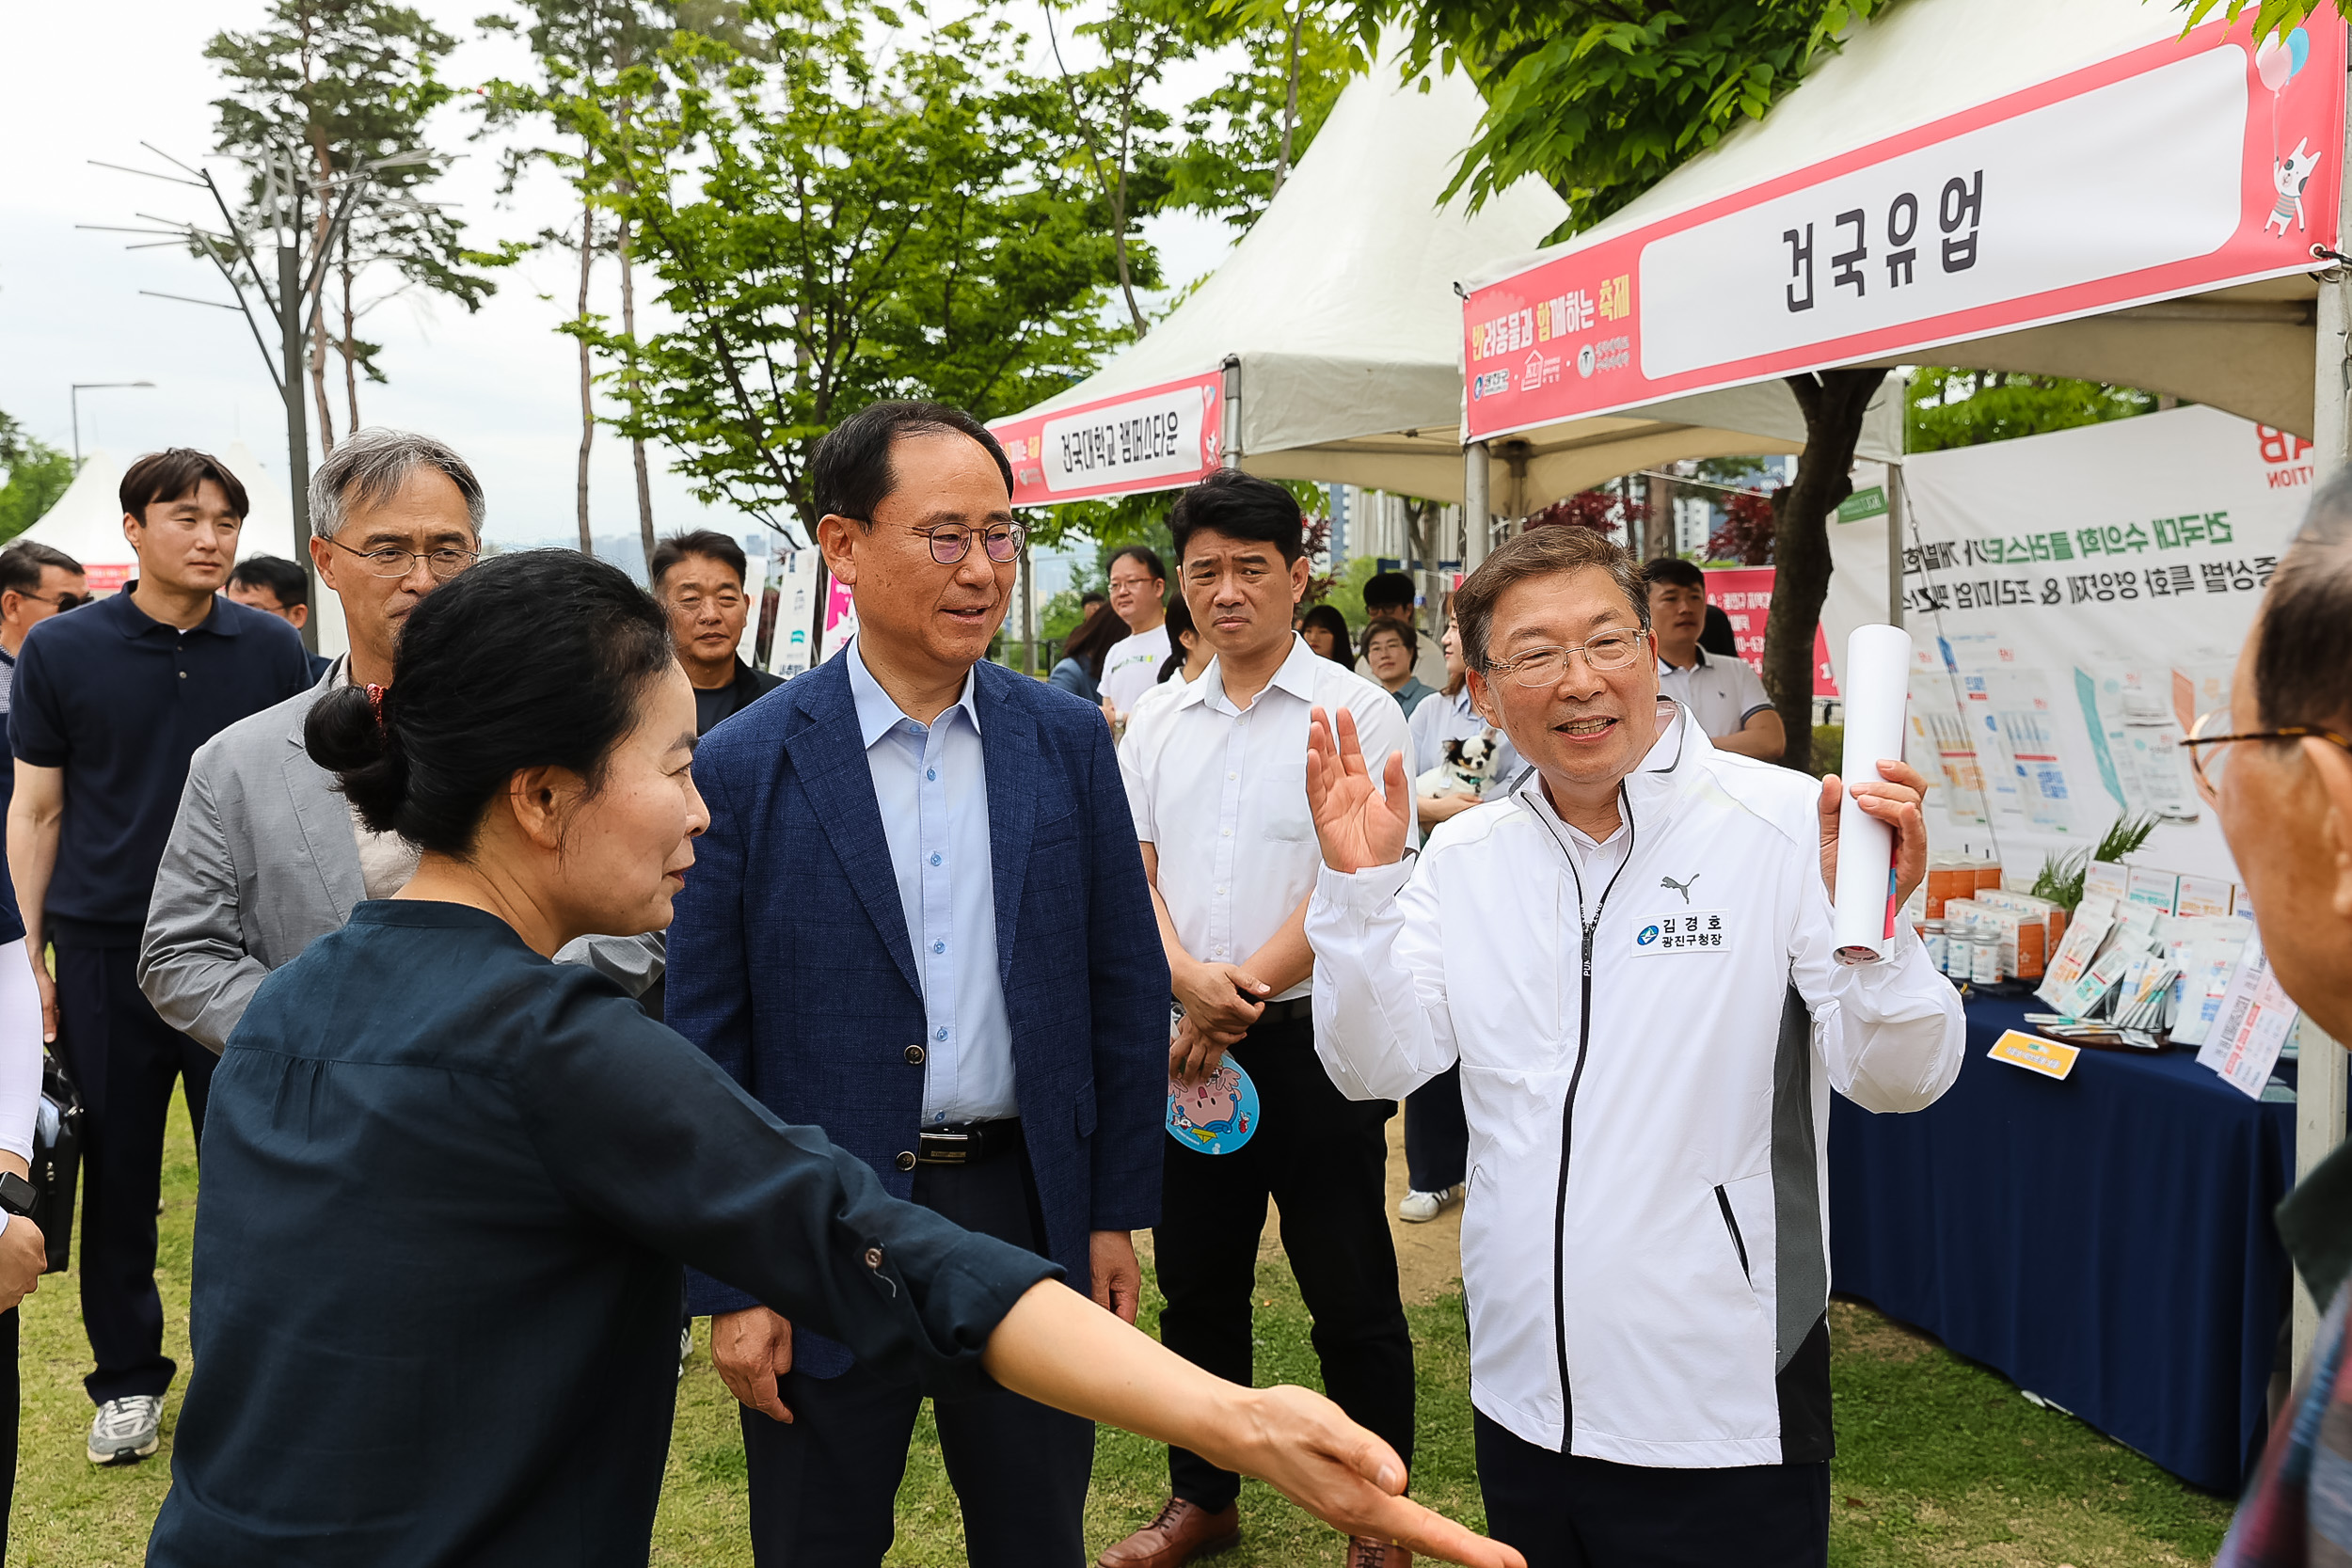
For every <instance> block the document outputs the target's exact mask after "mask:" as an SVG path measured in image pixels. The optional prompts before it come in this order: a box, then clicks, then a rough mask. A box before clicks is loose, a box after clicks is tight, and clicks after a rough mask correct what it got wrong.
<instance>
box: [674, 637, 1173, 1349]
mask: <svg viewBox="0 0 2352 1568" xmlns="http://www.w3.org/2000/svg"><path fill="white" fill-rule="evenodd" d="M976 679H977V686H976V688H975V690H974V699H975V702H976V704H977V706H978V708H979V713H980V748H981V754H982V756H983V757H984V758H985V759H986V764H987V768H988V819H989V854H990V860H991V863H992V865H993V874H994V880H995V894H996V959H997V967H998V973H999V974H1000V976H1001V978H1002V981H1003V984H1004V989H1005V1011H1006V1014H1007V1017H1008V1019H1009V1022H1010V1023H1011V1026H1012V1056H1013V1076H1014V1092H1015V1095H1016V1096H1017V1098H1018V1100H1019V1101H1020V1106H1021V1125H1022V1132H1023V1135H1024V1139H1025V1142H1026V1143H1027V1145H1028V1152H1029V1163H1030V1165H1031V1168H1032V1170H1033V1171H1034V1172H1035V1175H1036V1180H1037V1195H1038V1202H1039V1205H1040V1207H1041V1209H1042V1211H1043V1213H1044V1220H1045V1239H1046V1252H1047V1255H1048V1256H1049V1257H1051V1258H1052V1259H1053V1260H1054V1261H1055V1262H1057V1263H1059V1264H1060V1265H1061V1266H1062V1267H1063V1268H1064V1269H1065V1270H1067V1271H1068V1274H1069V1278H1070V1283H1071V1284H1072V1285H1073V1286H1076V1287H1077V1288H1079V1289H1081V1290H1083V1289H1085V1288H1086V1284H1087V1281H1088V1280H1089V1277H1090V1276H1091V1271H1090V1267H1089V1257H1088V1233H1089V1232H1090V1231H1095V1230H1138V1229H1142V1228H1145V1227H1149V1226H1152V1225H1153V1224H1155V1223H1157V1221H1158V1219H1159V1205H1160V1159H1161V1152H1162V1151H1161V1148H1160V1144H1161V1141H1162V1133H1161V1132H1160V1123H1161V1121H1162V1118H1163V1117H1164V1116H1165V1114H1166V1107H1167V1099H1168V962H1167V958H1166V956H1165V955H1164V954H1163V952H1162V951H1161V948H1160V938H1159V927H1158V923H1157V921H1156V919H1155V918H1154V916H1153V914H1152V895H1151V891H1150V888H1149V885H1148V884H1147V883H1146V882H1145V880H1144V877H1143V855H1142V851H1141V850H1140V849H1139V848H1138V847H1137V846H1136V829H1135V818H1134V816H1133V815H1132V814H1131V813H1130V811H1129V809H1128V805H1127V795H1126V790H1125V788H1124V786H1123V785H1122V784H1121V783H1120V776H1119V762H1118V758H1117V756H1116V754H1115V753H1114V752H1113V751H1112V749H1111V736H1110V728H1109V726H1108V725H1106V724H1104V722H1103V715H1102V713H1101V711H1100V710H1099V709H1097V708H1095V707H1094V706H1092V705H1089V704H1088V703H1085V702H1083V701H1081V700H1079V699H1078V698H1075V697H1073V696H1071V695H1070V694H1069V693H1068V692H1064V691H1057V690H1056V689H1053V688H1052V687H1050V686H1047V685H1045V684H1044V683H1042V682H1040V681H1034V680H1031V679H1029V678H1028V677H1026V676H1025V675H1021V674H1017V673H1014V672H1012V671H1010V670H1007V669H1004V668H1003V667H1001V666H998V665H994V664H987V663H983V664H980V665H978V666H977V667H976ZM694 781H695V783H696V784H697V785H699V786H700V788H701V790H702V795H703V800H705V801H706V802H707V804H708V806H709V808H710V828H709V831H708V832H707V833H705V834H704V835H703V838H702V840H701V842H700V843H699V844H698V845H697V846H696V847H695V854H694V868H693V869H692V870H691V871H690V872H689V873H688V874H687V877H686V888H685V891H684V892H682V893H681V894H679V895H678V896H677V900H676V919H675V923H674V924H673V925H672V926H671V927H670V939H669V997H668V1001H667V1005H666V1011H665V1015H664V1016H665V1018H666V1020H667V1022H669V1023H670V1025H671V1026H672V1027H673V1028H675V1029H676V1030H677V1031H678V1032H679V1033H680V1034H682V1035H684V1036H685V1037H687V1038H688V1039H691V1040H692V1041H694V1042H695V1043H696V1044H697V1045H700V1046H701V1047H702V1048H703V1049H704V1050H705V1051H707V1052H708V1053H710V1055H711V1056H712V1058H713V1059H714V1060H716V1061H717V1062H718V1064H719V1065H720V1067H722V1068H723V1069H725V1070H726V1071H727V1072H728V1073H730V1074H732V1075H733V1076H734V1078H735V1080H736V1081H737V1082H738V1083H739V1084H741V1085H743V1087H744V1088H746V1089H748V1090H749V1091H750V1092H751V1094H752V1096H753V1098H754V1099H755V1100H757V1101H760V1103H762V1104H763V1105H766V1106H767V1107H768V1108H769V1109H770V1110H771V1111H773V1112H774V1113H775V1114H776V1115H777V1116H778V1117H782V1118H783V1119H784V1120H785V1121H787V1122H799V1123H807V1124H813V1125H815V1126H818V1127H820V1128H822V1129H823V1130H824V1132H825V1135H826V1136H827V1137H829V1138H831V1139H832V1140H833V1141H834V1143H835V1144H837V1145H839V1146H840V1147H841V1148H846V1149H848V1150H849V1151H850V1152H851V1153H852V1154H855V1155H856V1156H857V1157H858V1158H860V1159H862V1160H864V1161H865V1162H866V1164H869V1165H871V1166H872V1167H873V1168H874V1171H875V1174H876V1175H878V1176H880V1177H881V1178H882V1185H883V1187H884V1188H885V1189H886V1190H887V1191H888V1192H889V1193H890V1194H891V1196H894V1197H901V1198H903V1197H907V1196H911V1195H912V1194H913V1192H914V1171H913V1161H912V1159H911V1157H910V1156H911V1154H912V1151H913V1150H914V1147H915V1134H916V1132H917V1131H918V1130H919V1129H920V1127H921V1125H922V1119H923V1067H922V1064H921V1055H920V1053H912V1054H913V1056H914V1059H912V1060H910V1055H911V1053H910V1050H909V1048H910V1047H912V1046H914V1045H917V1044H919V1043H920V1042H921V1041H922V1039H923V1037H924V1021H923V999H922V992H921V990H920V972H919V971H918V970H917V969H916V967H915V963H914V950H913V948H912V947H911V946H910V945H909V943H908V941H907V921H906V913H905V911H904V909H903V907H902V906H901V905H900V903H899V899H898V879H897V877H896V876H895V875H894V873H893V871H892V868H891V863H890V846H889V843H888V841H887V839H885V838H884V836H883V833H882V810H881V807H880V806H879V805H878V804H877V802H876V800H875V798H874V781H873V775H872V773H871V771H870V770H869V769H868V767H867V764H866V748H865V746H864V744H863V743H862V741H861V739H860V735H859V729H858V720H857V708H856V704H855V702H854V701H853V699H852V698H851V696H850V677H849V670H848V666H847V665H846V664H845V663H844V661H843V660H842V658H841V657H838V656H836V657H834V658H832V659H829V660H827V661H826V662H825V663H824V664H821V665H819V666H818V668H816V669H814V670H811V671H810V672H808V673H806V674H804V675H801V676H798V677H797V678H795V679H793V680H791V681H788V682H787V683H786V684H785V685H784V686H783V687H782V688H781V689H777V690H774V691H771V692H770V693H768V694H767V695H766V696H764V697H762V698H760V699H759V701H757V702H756V703H754V704H753V705H751V706H750V707H747V708H745V709H744V710H743V711H741V712H740V713H738V714H736V715H734V716H733V717H732V718H729V719H727V720H726V721H724V722H723V723H721V724H719V725H717V726H716V727H714V728H713V729H712V730H711V732H710V734H709V735H708V736H705V737H704V738H703V741H702V744H701V748H700V749H699V750H698V751H697V752H695V753H694ZM902 1167H903V1168H902ZM687 1296H688V1301H689V1304H690V1307H691V1310H692V1311H693V1312H694V1313H695V1314H697V1315H701V1314H704V1313H713V1312H731V1311H735V1310H738V1309H739V1308H741V1307H750V1306H754V1305H755V1304H756V1303H755V1298H754V1297H752V1296H750V1295H748V1294H746V1293H744V1292H743V1291H738V1290H736V1289H734V1288H733V1287H731V1286H727V1285H723V1284H721V1283H720V1282H718V1281H717V1280H713V1279H709V1278H707V1277H704V1276H701V1275H691V1276H690V1277H689V1281H688V1291H687ZM795 1343H796V1351H795V1358H794V1361H795V1365H796V1366H798V1367H800V1368H802V1369H803V1370H806V1371H808V1372H810V1373H812V1374H814V1375H817V1376H826V1375H829V1374H831V1373H834V1372H838V1371H839V1370H842V1369H843V1368H845V1367H846V1366H847V1365H848V1364H849V1359H848V1355H847V1353H846V1352H844V1351H842V1350H841V1348H840V1347H839V1346H837V1345H834V1344H833V1343H832V1342H830V1341H825V1340H819V1339H818V1338H817V1337H816V1336H815V1335H812V1334H803V1335H798V1336H796V1340H795Z"/></svg>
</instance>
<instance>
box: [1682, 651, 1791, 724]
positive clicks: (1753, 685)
mask: <svg viewBox="0 0 2352 1568" xmlns="http://www.w3.org/2000/svg"><path fill="white" fill-rule="evenodd" d="M1658 689H1659V690H1660V691H1661V692H1662V693H1663V694H1665V695H1666V696H1669V697H1672V698H1673V699H1674V700H1675V701H1676V702H1677V703H1680V704H1681V705H1683V706H1684V707H1687V708H1689V709H1690V710H1691V717H1692V718H1693V719H1696V720H1697V721H1699V728H1700V729H1702V730H1705V731H1706V732H1707V737H1708V739H1709V740H1719V739H1721V738H1722V737H1723V736H1727V735H1738V734H1739V733H1740V731H1741V730H1743V729H1745V728H1747V724H1748V721H1749V720H1750V719H1752V718H1754V717H1755V716H1756V715H1757V714H1759V713H1762V712H1764V711H1765V710H1766V709H1768V708H1770V707H1771V706H1772V698H1770V697H1768V696H1766V695H1765V694H1764V683H1763V681H1762V680H1760V679H1758V678H1757V676H1756V672H1755V671H1754V670H1752V669H1750V668H1749V667H1748V661H1747V660H1746V659H1744V658H1722V657H1716V658H1709V657H1708V654H1707V650H1706V649H1705V648H1701V649H1699V650H1698V651H1697V652H1696V653H1695V654H1693V655H1692V660H1691V662H1690V663H1688V664H1686V665H1683V666H1682V667H1681V668H1679V669H1677V668H1676V667H1675V666H1674V665H1671V664H1669V663H1667V662H1666V660H1665V659H1664V657H1660V659H1659V660H1658Z"/></svg>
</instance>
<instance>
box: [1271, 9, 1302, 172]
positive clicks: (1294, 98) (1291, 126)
mask: <svg viewBox="0 0 2352 1568" xmlns="http://www.w3.org/2000/svg"><path fill="white" fill-rule="evenodd" d="M1306 21H1307V0H1297V4H1296V5H1295V7H1294V8H1293V9H1292V11H1291V47H1290V61H1289V64H1288V65H1287V66H1285V67H1284V73H1285V75H1286V76H1287V77H1288V78H1289V83H1290V90H1289V96H1288V97H1286V98H1285V99H1284V100H1283V102H1282V157H1281V161H1280V162H1279V163H1277V164H1276V165H1275V166H1274V189H1273V190H1272V191H1271V192H1269V193H1268V194H1267V197H1266V199H1267V200H1268V201H1271V200H1273V199H1274V198H1275V197H1278V196H1280V195H1281V194H1282V182H1283V181H1285V180H1287V179H1289V178H1290V172H1291V133H1292V132H1293V131H1294V130H1295V129H1296V128H1297V125H1298V30H1299V28H1300V27H1302V26H1304V25H1305V24H1306Z"/></svg>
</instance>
